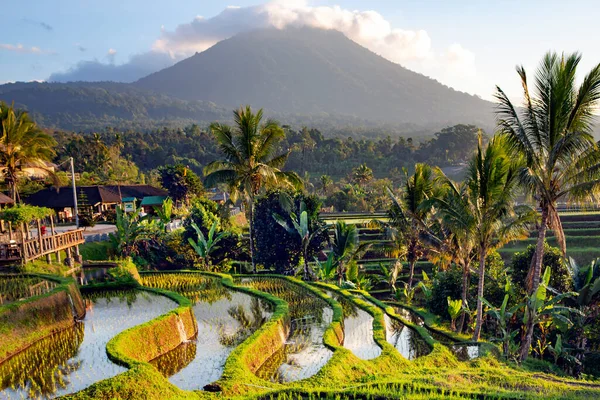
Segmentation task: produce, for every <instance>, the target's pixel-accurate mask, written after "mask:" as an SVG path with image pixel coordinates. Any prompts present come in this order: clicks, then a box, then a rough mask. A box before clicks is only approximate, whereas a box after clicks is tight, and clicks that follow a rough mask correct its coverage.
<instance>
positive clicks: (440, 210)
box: [420, 170, 477, 332]
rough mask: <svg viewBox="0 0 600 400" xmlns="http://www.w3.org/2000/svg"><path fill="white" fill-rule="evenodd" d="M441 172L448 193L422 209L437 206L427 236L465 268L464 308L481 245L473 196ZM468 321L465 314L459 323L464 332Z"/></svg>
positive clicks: (424, 203) (463, 280) (440, 252)
mask: <svg viewBox="0 0 600 400" xmlns="http://www.w3.org/2000/svg"><path fill="white" fill-rule="evenodd" d="M438 173H439V174H440V176H441V179H442V180H443V187H444V189H445V191H444V193H443V194H442V195H441V196H439V197H435V198H432V199H430V200H425V201H423V202H422V203H421V206H420V208H422V209H430V208H431V207H435V208H436V212H437V215H436V217H437V218H438V219H439V222H438V223H437V224H432V227H431V228H429V229H428V230H427V235H428V237H429V241H430V242H431V245H432V246H433V247H434V248H435V250H434V251H436V252H437V253H439V254H440V257H443V258H446V259H448V260H451V261H453V262H455V263H456V264H457V265H459V266H460V267H461V269H462V295H461V301H462V303H461V304H462V307H463V308H467V307H468V301H467V294H468V290H469V282H470V278H469V277H470V273H471V263H472V262H473V256H474V251H475V248H476V246H477V240H476V230H475V229H476V224H477V221H476V218H475V215H474V212H473V209H472V204H471V201H470V199H469V194H468V186H467V185H466V184H465V183H462V184H456V183H455V182H453V181H451V180H450V179H448V178H447V177H446V176H445V175H444V174H443V172H442V171H441V170H438ZM464 322H465V314H464V313H462V315H461V319H460V322H459V325H458V331H459V332H461V331H462V329H463V325H464Z"/></svg>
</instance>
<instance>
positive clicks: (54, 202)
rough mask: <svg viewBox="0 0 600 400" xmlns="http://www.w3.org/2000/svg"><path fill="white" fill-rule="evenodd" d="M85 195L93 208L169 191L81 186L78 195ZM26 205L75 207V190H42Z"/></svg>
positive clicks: (150, 187)
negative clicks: (100, 204) (102, 204)
mask: <svg viewBox="0 0 600 400" xmlns="http://www.w3.org/2000/svg"><path fill="white" fill-rule="evenodd" d="M82 194H85V197H86V198H87V199H86V202H87V203H88V204H90V205H92V206H94V205H97V204H99V203H105V204H111V203H112V204H114V203H121V202H122V200H123V199H125V198H129V197H134V198H136V199H138V200H141V199H143V198H144V197H147V196H166V195H167V191H166V190H164V189H160V188H155V187H153V186H150V185H121V186H117V185H104V186H79V187H77V195H78V197H81V196H82ZM25 203H27V204H31V205H34V206H41V207H49V208H64V207H73V205H74V201H73V188H72V187H70V186H66V187H61V188H58V190H57V189H55V188H47V189H43V190H40V191H39V192H36V193H34V194H32V195H30V196H28V197H27V198H26V199H25Z"/></svg>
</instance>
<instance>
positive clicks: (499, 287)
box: [427, 252, 512, 318]
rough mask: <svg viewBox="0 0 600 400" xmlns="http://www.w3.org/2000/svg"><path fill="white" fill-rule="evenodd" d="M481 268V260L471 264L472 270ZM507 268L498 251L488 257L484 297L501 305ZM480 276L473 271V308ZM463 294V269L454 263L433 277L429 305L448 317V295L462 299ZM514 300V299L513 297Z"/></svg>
mask: <svg viewBox="0 0 600 400" xmlns="http://www.w3.org/2000/svg"><path fill="white" fill-rule="evenodd" d="M477 268H479V262H474V263H473V264H472V265H471V269H472V270H476V269H477ZM507 278H508V275H507V274H506V268H505V266H504V261H502V257H500V255H499V254H498V253H497V252H493V253H491V254H490V255H489V256H488V257H487V258H486V268H485V281H484V282H485V283H484V288H483V293H484V297H485V299H486V300H488V301H489V302H490V303H492V304H493V305H497V306H499V305H500V304H502V300H503V299H504V294H505V292H504V288H505V285H506V279H507ZM477 283H478V276H477V274H476V273H471V275H470V283H469V290H468V293H467V301H468V303H469V308H470V309H471V310H474V309H475V305H476V304H477ZM461 294H462V269H461V268H460V267H458V266H456V265H452V266H451V267H450V269H448V270H447V271H442V272H438V273H437V275H436V276H435V278H434V279H433V285H432V288H431V297H430V298H429V300H428V301H427V307H428V308H429V309H430V310H431V312H433V313H435V314H437V315H440V316H442V317H444V318H448V301H447V299H448V296H449V297H451V298H452V299H453V300H456V299H460V297H461ZM511 300H512V299H511Z"/></svg>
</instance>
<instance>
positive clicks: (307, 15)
mask: <svg viewBox="0 0 600 400" xmlns="http://www.w3.org/2000/svg"><path fill="white" fill-rule="evenodd" d="M302 26H308V27H313V28H321V29H335V30H338V31H340V32H342V33H344V34H345V35H346V36H347V37H348V38H350V39H352V40H353V41H355V42H357V43H358V44H360V45H362V46H364V47H366V48H368V49H369V50H371V51H373V52H375V53H377V54H379V55H381V56H383V57H385V58H387V59H388V60H390V61H393V62H396V63H400V64H402V65H404V66H405V67H407V68H410V69H412V70H414V71H417V72H421V73H424V74H427V75H430V76H432V77H434V78H438V79H441V80H442V81H452V78H453V77H456V76H458V77H464V76H465V75H468V76H472V75H474V74H475V72H476V71H475V58H474V55H473V53H472V52H470V51H469V50H467V49H464V48H463V47H462V46H461V45H460V44H455V45H452V46H450V47H449V48H448V49H442V50H436V49H435V48H434V46H432V40H431V38H430V37H429V35H428V33H427V32H426V31H424V30H405V29H401V28H399V27H394V26H392V24H391V23H390V22H389V21H387V20H386V19H385V17H384V16H383V15H381V14H379V13H378V12H376V11H356V10H348V9H344V8H342V7H340V6H332V7H329V6H317V7H314V6H310V5H309V4H308V2H307V1H305V0H292V1H290V0H285V1H284V0H273V1H269V2H266V3H264V4H260V5H256V6H250V7H227V8H226V9H225V10H223V11H222V12H221V13H219V14H218V15H216V16H214V17H211V18H205V17H201V16H198V17H196V18H194V19H193V20H192V21H191V22H188V23H183V24H180V25H179V26H177V27H176V28H175V29H174V30H173V31H169V30H165V29H163V30H162V32H161V34H160V37H159V38H158V39H157V40H156V41H155V42H154V44H153V46H152V51H151V52H150V53H149V54H152V56H151V58H155V57H157V54H163V55H165V56H168V58H167V57H164V58H163V59H162V60H163V61H164V62H166V61H168V60H169V58H170V64H173V63H175V62H176V61H179V60H181V59H183V58H186V57H189V56H190V55H192V54H194V53H195V52H201V51H204V50H206V49H208V48H210V47H212V46H213V45H214V44H216V43H218V42H219V41H221V40H223V39H227V38H229V37H232V36H234V35H236V34H238V33H240V32H245V31H249V30H253V29H261V28H272V27H274V28H278V29H283V28H286V27H302ZM142 56H146V55H142ZM138 61H140V59H139V56H135V57H132V58H131V60H130V61H129V62H128V63H126V64H123V65H121V66H115V65H111V64H110V63H101V62H97V61H91V62H81V63H80V64H78V65H76V66H75V67H73V68H71V69H70V70H69V71H67V72H66V73H61V74H53V75H52V76H51V77H50V80H52V78H57V77H60V79H61V80H62V81H65V80H74V79H75V77H81V76H82V75H85V76H87V77H88V78H87V79H95V80H98V79H100V78H99V77H98V78H94V75H93V74H91V72H92V71H91V67H93V70H94V71H95V73H98V74H99V76H100V75H102V76H106V75H107V74H108V75H110V76H112V77H113V79H115V80H118V81H122V82H128V81H131V80H132V77H134V76H135V75H136V74H135V73H133V71H138V76H137V78H141V77H142V76H143V75H141V74H142V73H146V72H145V71H150V72H154V71H156V69H155V70H154V71H151V68H150V66H148V68H140V67H141V66H140V65H137V62H138ZM129 64H133V65H129ZM154 65H156V64H154ZM160 65H161V67H162V66H164V65H163V64H160ZM103 68H105V69H107V70H108V71H110V73H109V72H107V73H102V69H103ZM81 69H85V70H86V71H87V72H86V73H85V74H82V72H81V71H80V70H81ZM119 71H123V72H124V73H127V75H124V76H122V77H120V76H119V74H118V72H119ZM134 80H135V79H134Z"/></svg>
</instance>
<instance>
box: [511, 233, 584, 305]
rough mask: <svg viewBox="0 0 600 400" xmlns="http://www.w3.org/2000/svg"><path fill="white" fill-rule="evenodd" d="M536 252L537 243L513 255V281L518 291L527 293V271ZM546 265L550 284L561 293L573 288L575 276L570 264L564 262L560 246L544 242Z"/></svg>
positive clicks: (544, 262)
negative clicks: (549, 274) (549, 273)
mask: <svg viewBox="0 0 600 400" xmlns="http://www.w3.org/2000/svg"><path fill="white" fill-rule="evenodd" d="M534 253H535V245H533V244H532V245H529V246H528V247H527V250H525V251H523V252H518V253H516V254H515V255H514V256H513V259H512V263H511V276H512V281H513V284H514V286H515V288H516V289H517V291H518V293H520V294H521V295H525V293H526V282H527V273H528V271H529V267H530V265H531V259H532V258H533V254H534ZM542 265H543V266H544V267H549V268H550V271H551V278H550V284H549V286H550V287H551V288H553V289H555V290H556V291H558V292H560V293H566V292H570V291H572V290H573V277H572V275H571V271H570V270H569V267H568V265H567V264H566V263H565V262H564V260H563V256H562V253H561V251H560V249H559V248H557V247H552V246H550V245H549V244H548V243H544V259H543V262H542Z"/></svg>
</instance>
